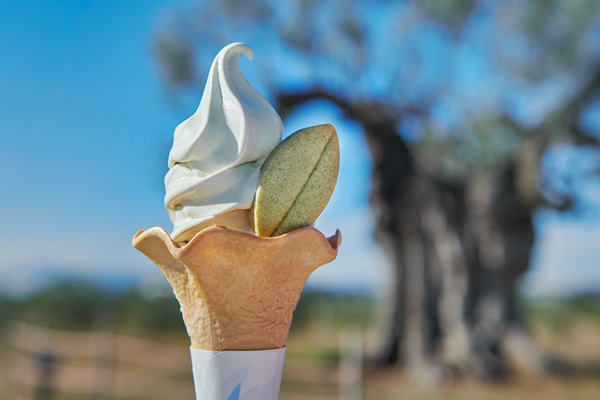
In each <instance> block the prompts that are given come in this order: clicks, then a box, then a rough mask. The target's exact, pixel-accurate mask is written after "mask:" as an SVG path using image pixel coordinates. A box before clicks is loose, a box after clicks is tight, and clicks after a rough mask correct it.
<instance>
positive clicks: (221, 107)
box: [165, 43, 283, 242]
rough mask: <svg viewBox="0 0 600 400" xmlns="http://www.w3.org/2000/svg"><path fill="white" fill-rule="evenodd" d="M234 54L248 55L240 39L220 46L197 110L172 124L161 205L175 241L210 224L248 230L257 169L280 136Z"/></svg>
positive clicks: (276, 123)
mask: <svg viewBox="0 0 600 400" xmlns="http://www.w3.org/2000/svg"><path fill="white" fill-rule="evenodd" d="M241 56H245V57H247V58H248V59H250V60H252V50H251V49H250V47H248V46H247V45H245V44H242V43H233V44H230V45H229V46H227V47H225V48H224V49H223V50H221V52H219V54H218V55H217V57H216V58H215V60H214V61H213V64H212V66H211V69H210V73H209V76H208V80H207V83H206V88H205V89H204V94H203V95H202V100H201V101H200V105H199V107H198V109H197V111H196V112H195V113H194V115H192V116H191V117H190V118H188V119H187V120H186V121H184V122H183V123H181V124H180V125H179V126H178V127H177V128H176V129H175V138H174V143H173V148H172V149H171V152H170V154H169V168H170V170H169V172H168V173H167V175H166V177H165V186H166V196H165V207H166V209H167V212H168V213H169V217H170V218H171V221H172V222H173V225H174V227H173V232H172V234H171V236H172V238H173V240H174V241H176V242H186V241H189V240H190V239H191V238H192V237H193V236H194V234H195V233H197V232H199V231H200V230H202V229H203V228H205V227H207V226H210V225H215V224H218V225H225V226H228V227H230V228H237V229H241V230H248V215H247V212H248V209H250V207H251V206H252V200H253V198H254V194H255V192H256V188H257V185H258V180H259V177H260V168H261V166H262V164H263V162H264V160H265V158H266V157H267V156H268V154H269V153H270V152H271V151H272V150H273V149H274V148H275V147H276V146H277V144H278V143H279V142H280V141H281V135H282V132H283V124H282V122H281V118H280V117H279V115H278V114H277V112H276V111H275V110H274V109H273V107H272V106H271V104H269V102H268V101H267V100H266V99H265V98H264V97H262V96H261V95H260V94H259V93H258V92H257V91H256V90H254V88H252V86H251V85H250V84H249V83H248V81H247V80H246V78H244V76H243V75H242V73H241V71H240V68H239V65H238V60H239V59H240V57H241Z"/></svg>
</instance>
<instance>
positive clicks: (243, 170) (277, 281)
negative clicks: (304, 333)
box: [132, 43, 341, 400]
mask: <svg viewBox="0 0 600 400" xmlns="http://www.w3.org/2000/svg"><path fill="white" fill-rule="evenodd" d="M241 56H246V57H248V58H249V59H252V51H251V50H250V48H249V47H248V46H246V45H244V44H241V43H234V44H232V45H229V46H227V47H225V48H224V49H223V50H222V51H221V52H220V53H219V54H218V55H217V57H216V59H215V61H214V62H213V64H212V67H211V69H210V73H209V77H208V82H207V84H206V88H205V90H204V94H203V96H202V100H201V102H200V106H199V107H198V110H197V111H196V113H195V114H194V115H192V116H191V117H190V118H189V119H187V120H186V121H185V122H183V123H182V124H181V125H179V126H178V127H177V129H176V130H175V140H174V144H173V148H172V150H171V153H170V154H169V168H170V170H169V172H168V173H167V176H166V177H165V186H166V189H167V193H166V196H165V206H166V208H167V211H168V213H169V216H170V217H171V220H172V221H173V224H174V229H173V233H172V235H169V234H168V233H167V232H166V231H165V230H164V229H162V228H160V227H154V228H150V229H148V230H145V231H143V230H142V231H139V232H138V233H137V234H136V235H135V237H134V238H133V241H132V244H133V246H134V247H135V248H136V249H138V250H139V251H141V252H142V253H144V254H145V255H146V256H148V258H150V259H151V260H152V261H153V262H154V263H155V264H156V265H157V266H158V267H159V268H160V269H161V271H162V272H163V273H164V275H165V277H166V278H167V280H168V281H169V283H170V284H171V286H172V288H173V292H174V293H175V296H176V297H177V300H178V301H179V304H180V306H181V313H182V316H183V320H184V322H185V325H186V329H187V332H188V334H189V336H190V342H191V356H192V370H193V376H194V382H195V388H196V394H197V398H198V399H209V400H210V399H225V398H234V397H235V398H240V399H245V400H265V399H269V400H276V399H277V398H278V393H279V385H280V382H281V373H282V367H283V358H284V354H285V341H286V339H287V336H288V332H289V328H290V325H291V322H292V313H293V311H294V309H295V308H296V304H297V302H298V299H299V297H300V294H301V292H302V290H303V288H304V284H305V282H306V279H307V278H308V276H309V275H310V274H311V273H312V272H313V271H314V270H315V269H316V268H318V267H319V266H321V265H323V264H326V263H328V262H330V261H332V260H334V259H335V258H336V256H337V251H338V247H339V245H340V243H341V235H340V233H339V231H337V232H336V233H335V235H334V236H332V237H330V238H326V237H325V236H323V234H322V233H321V232H319V231H318V230H316V229H314V228H312V227H310V225H311V224H312V223H313V222H314V220H315V219H316V218H317V216H318V215H319V214H320V213H321V211H322V210H323V208H324V207H325V205H326V204H327V202H328V200H329V198H330V196H331V194H332V192H333V188H334V186H335V182H336V179H337V174H338V170H339V143H338V139H337V134H336V132H335V129H334V128H333V127H332V126H331V125H318V126H314V127H310V128H306V129H302V130H300V131H297V132H295V133H293V134H291V135H289V136H288V137H287V138H285V140H283V141H281V135H282V131H283V126H282V122H281V119H280V118H279V116H278V115H277V113H276V112H275V110H274V109H273V108H272V107H271V105H270V104H269V103H268V102H267V100H265V99H264V98H263V97H262V96H261V95H259V94H258V93H257V92H256V91H255V90H254V89H253V88H252V87H251V86H250V84H249V83H248V82H247V81H246V79H245V78H244V77H243V76H242V74H241V72H240V69H239V66H238V60H239V58H240V57H241ZM249 222H251V223H250V224H249ZM249 225H250V226H251V228H252V229H250V228H249ZM240 371H242V372H243V373H240Z"/></svg>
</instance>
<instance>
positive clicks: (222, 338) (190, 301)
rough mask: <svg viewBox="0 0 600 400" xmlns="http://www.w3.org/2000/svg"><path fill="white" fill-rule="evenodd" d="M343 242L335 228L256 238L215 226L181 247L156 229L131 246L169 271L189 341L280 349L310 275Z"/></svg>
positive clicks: (210, 346) (213, 346)
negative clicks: (332, 231)
mask: <svg viewBox="0 0 600 400" xmlns="http://www.w3.org/2000/svg"><path fill="white" fill-rule="evenodd" d="M340 242H341V234H340V232H339V231H337V232H336V234H335V235H334V236H332V237H330V238H329V239H327V238H326V237H325V236H323V235H322V234H321V233H320V232H319V231H317V230H316V229H313V228H302V229H298V230H295V231H293V232H290V233H288V234H285V235H282V236H278V237H274V238H260V237H257V236H254V235H252V234H250V233H246V232H242V231H238V230H232V229H228V228H225V227H222V226H212V227H209V228H206V229H204V230H202V231H201V232H199V233H198V234H196V236H194V238H193V239H192V240H191V241H190V242H189V243H187V244H186V245H184V246H180V245H179V244H177V243H175V242H174V241H173V240H172V239H171V237H170V236H169V234H168V233H167V232H165V231H164V230H163V229H162V228H159V227H155V228H151V229H148V230H146V231H140V232H138V233H137V234H136V235H135V237H134V238H133V247H135V248H136V249H138V250H139V251H141V252H142V253H144V254H145V255H146V256H147V257H148V258H150V259H151V260H152V261H153V262H154V263H155V264H156V265H157V266H158V267H159V268H160V269H161V270H162V272H163V273H164V274H165V276H166V277H167V280H168V281H169V283H170V284H171V286H172V288H173V291H174V293H175V296H176V297H177V300H178V301H179V304H180V306H181V313H182V315H183V320H184V322H185V325H186V328H187V332H188V335H189V336H190V339H191V346H192V347H193V348H197V349H202V350H212V351H225V350H265V349H277V348H281V347H283V346H284V345H285V341H286V339H287V336H288V332H289V328H290V325H291V323H292V313H293V311H294V309H295V308H296V304H297V303H298V299H299V298H300V293H301V292H302V289H303V288H304V284H305V283H306V280H307V278H308V276H309V275H310V274H311V273H312V272H313V271H314V270H315V269H317V268H318V267H319V266H321V265H323V264H326V263H328V262H330V261H333V260H334V259H335V257H336V256H337V249H338V246H339V244H340Z"/></svg>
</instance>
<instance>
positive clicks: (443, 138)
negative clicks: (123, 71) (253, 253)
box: [155, 0, 600, 377]
mask: <svg viewBox="0 0 600 400" xmlns="http://www.w3.org/2000/svg"><path fill="white" fill-rule="evenodd" d="M598 6H599V5H598V3H597V2H596V1H593V0H588V1H586V0H581V1H573V2H564V1H559V0H531V1H528V2H525V3H524V2H520V1H518V0H508V1H507V0H496V1H494V0H488V1H483V0H481V1H477V0H469V1H452V0H444V1H437V0H413V1H397V2H394V1H383V0H380V1H372V2H366V1H364V2H355V1H350V0H335V1H330V2H317V1H312V0H296V1H292V2H275V1H268V0H253V1H239V0H227V1H203V2H199V4H198V5H197V6H196V7H193V8H190V9H186V10H185V11H180V12H179V13H177V14H174V15H173V16H172V19H171V20H170V21H169V23H167V24H165V26H163V27H162V28H161V30H160V33H159V34H158V35H157V38H156V47H155V49H156V53H157V57H158V60H159V62H160V64H161V67H162V72H163V74H164V79H165V82H166V84H167V85H168V87H169V88H171V89H173V93H174V94H175V95H176V96H185V94H186V93H188V94H189V93H191V92H193V93H194V97H195V98H198V96H199V94H198V91H199V90H201V89H202V88H203V86H204V82H205V76H206V73H207V71H208V68H209V66H210V63H211V61H212V59H213V58H214V56H215V55H216V53H217V52H218V51H219V50H220V49H221V48H222V47H223V46H224V45H226V44H228V43H230V42H234V41H239V40H242V41H244V42H246V43H248V44H250V45H251V46H252V47H253V48H254V49H255V51H260V57H257V60H256V63H257V64H258V65H257V66H256V67H255V68H253V71H261V72H253V73H254V74H257V75H251V76H249V80H250V81H251V82H253V85H254V86H255V87H257V89H258V90H259V91H260V92H261V93H263V94H265V95H266V97H267V98H270V99H271V100H272V101H273V102H274V103H275V106H276V108H277V109H278V110H279V112H280V114H281V115H282V118H284V119H285V117H286V116H287V115H289V114H290V113H291V112H293V111H294V110H296V109H297V108H299V107H301V106H304V105H306V104H308V103H311V102H315V101H326V102H329V103H331V104H334V105H335V106H337V107H338V108H339V109H340V110H341V112H342V113H343V115H344V116H345V117H346V118H348V119H351V120H353V121H355V122H356V123H357V124H358V125H359V126H360V127H361V129H362V132H363V134H364V136H365V139H366V143H367V145H368V151H369V152H370V154H371V156H372V160H373V167H372V187H371V199H370V201H371V205H372V207H373V210H374V214H375V218H376V237H377V240H378V241H379V242H380V243H381V245H382V247H383V248H384V249H385V251H386V252H387V255H388V257H389V260H390V265H391V266H393V268H391V276H392V277H393V280H394V282H395V285H394V290H393V291H392V292H391V293H390V294H389V297H388V299H387V303H386V304H385V305H382V310H385V311H386V313H387V314H386V315H385V316H384V317H382V318H381V327H380V329H379V332H380V333H381V338H380V341H379V343H381V348H380V349H379V351H378V352H377V353H376V354H373V356H372V360H373V361H374V362H376V363H380V364H399V365H402V366H405V367H408V368H411V369H417V370H419V371H426V372H428V376H433V377H436V376H444V374H448V373H450V374H475V375H477V376H481V377H497V376H502V375H504V374H505V373H507V372H509V371H510V370H511V369H514V368H524V369H527V370H535V371H542V370H547V369H548V368H550V367H551V364H550V363H548V362H547V359H546V358H545V356H544V355H543V354H540V352H538V351H537V350H536V347H535V346H534V345H533V343H532V342H531V340H530V337H529V335H528V333H527V332H528V331H527V326H526V321H525V320H524V317H523V315H522V312H521V308H520V306H519V293H518V280H519V277H520V276H522V274H523V273H524V272H525V271H526V270H527V269H528V268H529V264H530V254H531V251H532V247H533V244H534V239H535V238H534V228H533V218H534V216H535V213H536V212H537V211H539V210H540V209H546V208H551V209H554V210H558V211H568V212H588V211H589V210H587V208H586V205H587V203H586V199H585V197H582V196H581V192H580V191H579V189H578V188H580V187H581V182H584V181H585V182H589V180H590V179H595V178H596V175H597V172H598V170H600V168H599V162H598V139H599V136H598V131H597V130H594V128H596V127H594V126H593V124H589V123H586V118H588V117H589V115H591V114H593V112H594V110H595V109H597V107H598V104H597V100H598V94H599V92H600V60H599V55H600V48H599V46H598V45H599V44H600V41H598V40H597V37H598V34H599V33H600V24H599V22H600V21H599V16H600V14H599V13H598V11H599V10H598ZM341 134H342V135H343V134H344V133H343V132H342V133H341ZM557 153H568V154H571V155H573V154H574V155H575V157H572V159H573V160H574V161H573V162H572V163H571V164H570V165H569V166H568V168H562V169H561V168H560V166H557V165H556V163H553V162H552V157H553V156H556V154H557ZM582 210H583V211H582Z"/></svg>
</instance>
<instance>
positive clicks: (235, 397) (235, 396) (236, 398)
mask: <svg viewBox="0 0 600 400" xmlns="http://www.w3.org/2000/svg"><path fill="white" fill-rule="evenodd" d="M241 387H242V382H240V383H238V385H237V386H236V387H235V389H233V392H231V394H230V395H229V397H228V398H227V400H240V389H241Z"/></svg>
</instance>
